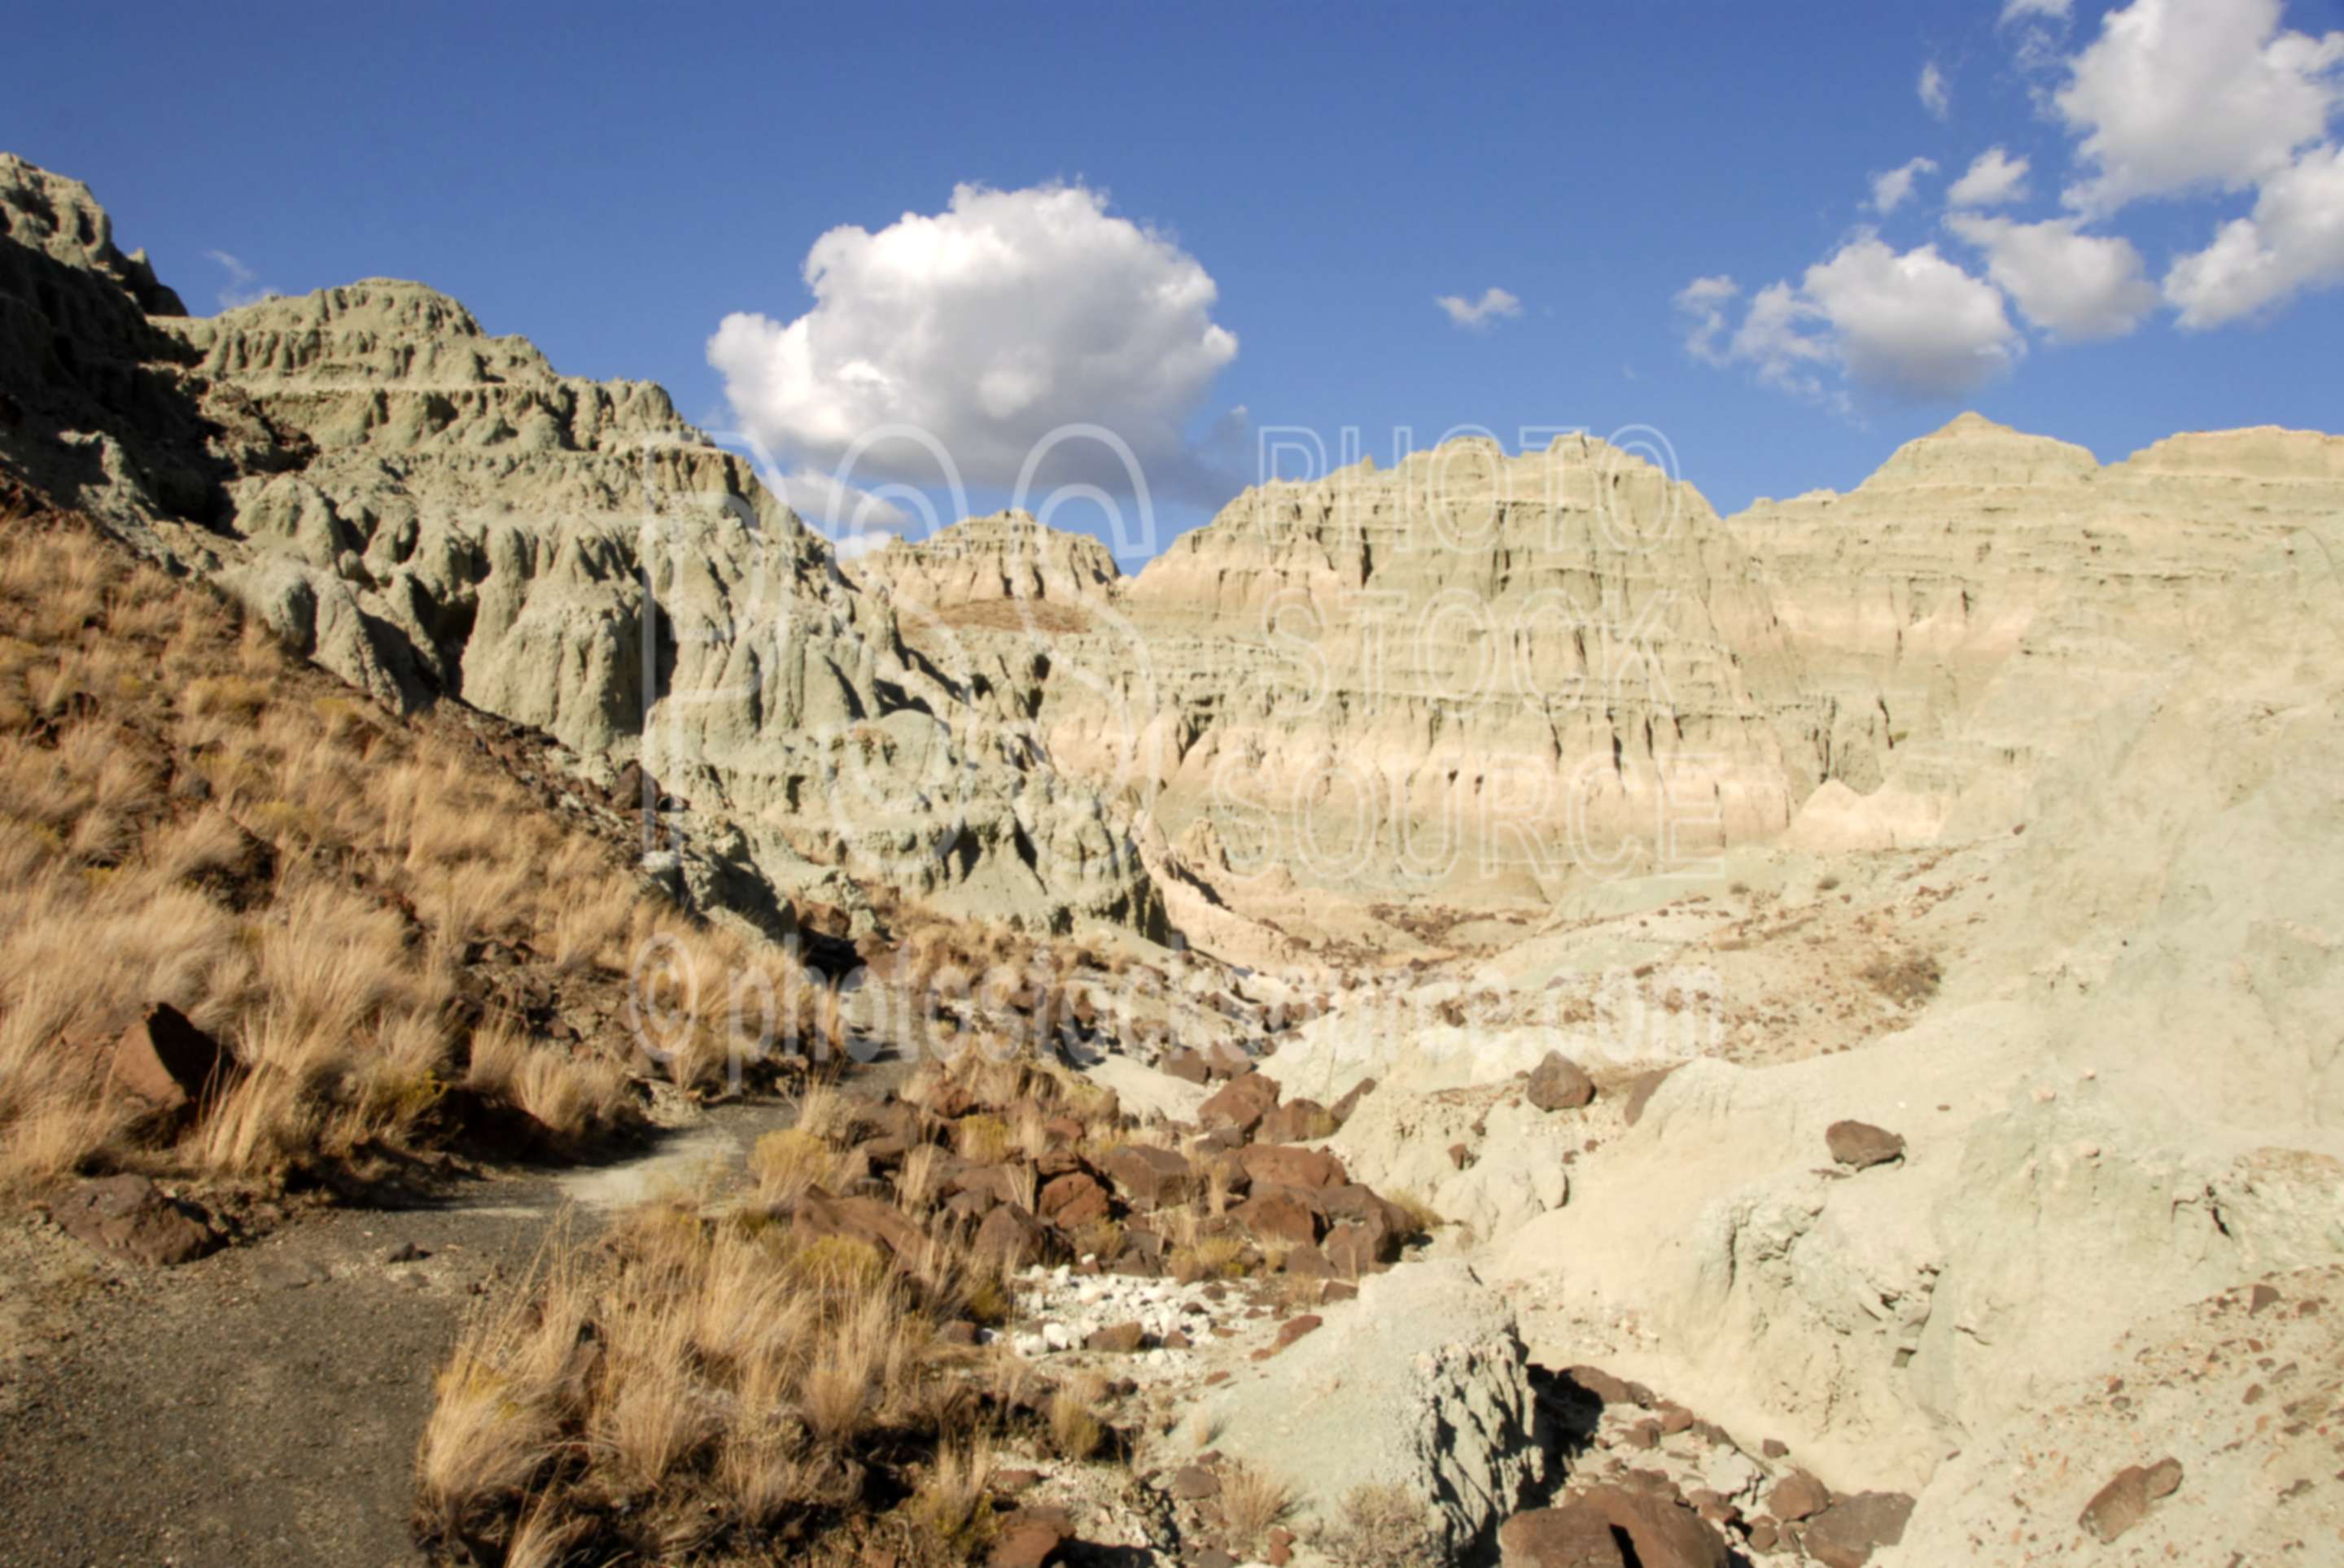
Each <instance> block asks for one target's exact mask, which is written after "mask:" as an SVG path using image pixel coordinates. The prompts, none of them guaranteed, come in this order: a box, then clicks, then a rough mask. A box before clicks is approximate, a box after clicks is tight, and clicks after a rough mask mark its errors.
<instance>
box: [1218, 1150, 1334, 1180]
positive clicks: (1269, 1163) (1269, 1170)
mask: <svg viewBox="0 0 2344 1568" xmlns="http://www.w3.org/2000/svg"><path fill="white" fill-rule="evenodd" d="M1238 1163H1239V1164H1240V1165H1241V1166H1243V1167H1244V1169H1245V1173H1246V1178H1247V1180H1248V1181H1250V1182H1252V1183H1253V1185H1255V1186H1257V1187H1305V1188H1310V1187H1339V1186H1342V1185H1344V1184H1345V1183H1346V1182H1347V1181H1349V1174H1348V1173H1347V1172H1346V1171H1344V1169H1343V1162H1342V1161H1340V1160H1338V1159H1336V1158H1335V1156H1333V1155H1332V1154H1329V1153H1328V1152H1327V1151H1325V1150H1324V1149H1297V1148H1295V1147H1293V1146H1292V1145H1291V1144H1285V1143H1256V1144H1252V1145H1249V1146H1248V1147H1247V1148H1246V1149H1244V1150H1241V1151H1239V1152H1238Z"/></svg>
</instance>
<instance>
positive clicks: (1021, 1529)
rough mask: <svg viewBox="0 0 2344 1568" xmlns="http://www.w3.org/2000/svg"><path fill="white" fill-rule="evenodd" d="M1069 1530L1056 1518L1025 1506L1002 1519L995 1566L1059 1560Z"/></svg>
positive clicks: (1036, 1565)
mask: <svg viewBox="0 0 2344 1568" xmlns="http://www.w3.org/2000/svg"><path fill="white" fill-rule="evenodd" d="M1066 1534H1067V1533H1066V1530H1064V1529H1063V1528H1061V1527H1060V1526H1059V1524H1058V1523H1057V1522H1056V1520H1053V1519H1047V1518H1039V1517H1036V1516H1035V1511H1033V1510H1030V1509H1021V1510H1019V1511H1018V1512H1017V1513H1013V1514H1011V1515H1010V1516H1009V1517H1008V1518H1007V1519H1005V1520H1004V1521H1003V1522H1002V1525H1001V1533H1000V1534H998V1535H996V1536H995V1537H994V1542H993V1555H992V1558H991V1559H990V1561H991V1563H992V1565H993V1568H1046V1565H1047V1564H1049V1563H1055V1562H1056V1561H1057V1560H1058V1553H1059V1551H1060V1549H1061V1548H1063V1547H1064V1546H1065V1545H1066Z"/></svg>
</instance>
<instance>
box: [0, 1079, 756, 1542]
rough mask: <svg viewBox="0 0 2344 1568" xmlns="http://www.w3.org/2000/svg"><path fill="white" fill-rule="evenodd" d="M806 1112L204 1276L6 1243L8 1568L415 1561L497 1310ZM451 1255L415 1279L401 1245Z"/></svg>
mask: <svg viewBox="0 0 2344 1568" xmlns="http://www.w3.org/2000/svg"><path fill="white" fill-rule="evenodd" d="M789 1115H790V1112H789V1111H788V1109H787V1108H786V1107H782V1106H773V1105H763V1106H726V1107H719V1108H717V1109H716V1110H714V1111H712V1112H710V1113H709V1114H708V1115H707V1116H706V1117H705V1118H704V1119H702V1121H700V1122H698V1123H697V1124H695V1125H694V1126H693V1127H692V1128H691V1129H689V1130H687V1131H681V1132H677V1133H672V1134H670V1135H669V1136H668V1137H666V1138H664V1139H663V1140H662V1141H661V1142H660V1143H659V1144H657V1145H655V1146H654V1147H652V1149H650V1150H648V1151H645V1152H644V1153H643V1154H642V1155H641V1156H639V1157H636V1158H632V1159H630V1160H628V1161H623V1162H621V1163H618V1164H612V1165H605V1166H601V1167H595V1168H590V1169H582V1170H579V1171H565V1172H561V1173H560V1174H556V1175H545V1174H533V1173H532V1174H520V1175H513V1176H508V1177H501V1178H498V1179H495V1180H491V1181H486V1182H483V1183H481V1184H480V1186H478V1187H476V1188H473V1189H471V1190H470V1191H464V1192H461V1193H459V1194H457V1195H455V1196H454V1197H453V1198H452V1199H451V1200H450V1201H448V1202H446V1203H444V1204H441V1205H440V1206H436V1207H428V1208H411V1209H400V1210H385V1209H371V1210H359V1209H348V1210H338V1211H326V1212H323V1213H319V1214H315V1215H311V1216H308V1217H305V1218H302V1219H300V1220H298V1221H295V1222H293V1223H291V1224H288V1226H287V1227H286V1228H285V1229H284V1230H282V1231H278V1232H277V1233H276V1234H274V1235H272V1236H270V1237H268V1238H267V1239H266V1240H264V1241H260V1242H258V1243H257V1244H256V1245H253V1246H249V1247H239V1248H232V1249H229V1250H227V1251H222V1252H218V1253H215V1254H214V1255H213V1256H211V1257H208V1258H205V1259H201V1260H199V1261H196V1262H194V1263H190V1264H188V1265H187V1266H185V1267H183V1268H178V1269H168V1270H157V1271H141V1270H138V1269H135V1268H131V1267H128V1266H125V1265H118V1264H115V1263H112V1262H109V1261H104V1260H101V1259H100V1258H99V1257H98V1256H97V1255H96V1254H95V1253H93V1252H91V1251H88V1250H87V1249H86V1248H84V1247H82V1246H81V1245H80V1244H79V1243H77V1242H75V1241H70V1240H68V1239H66V1237H65V1236H63V1235H62V1234H60V1233H59V1232H57V1231H56V1230H55V1229H54V1228H48V1227H41V1226H36V1225H35V1224H32V1223H21V1224H15V1225H11V1226H9V1227H8V1228H7V1229H6V1230H5V1231H0V1498H5V1500H6V1503H5V1507H6V1509H7V1513H8V1517H7V1518H6V1520H5V1523H0V1563H12V1564H13V1563H28V1564H30V1563H40V1564H76V1565H79V1564H99V1563H106V1564H113V1563H138V1564H149V1565H151V1564H160V1563H171V1564H204V1565H209V1564H220V1565H222V1568H250V1565H254V1564H263V1563H286V1564H302V1565H304V1568H308V1565H320V1568H325V1565H342V1564H349V1565H354V1568H355V1565H361V1564H363V1565H367V1568H374V1565H377V1564H386V1563H402V1564H404V1563H414V1562H415V1561H417V1556H418V1554H417V1553H416V1552H415V1551H414V1549H413V1547H412V1546H411V1545H410V1544H409V1534H408V1510H409V1505H410V1503H411V1501H412V1496H413V1493H412V1486H411V1476H412V1473H413V1464H414V1456H415V1448H416V1442H417V1440H418V1439H419V1436H420V1435H421V1432H422V1430H423V1422H424V1418H425V1416H426V1414H427V1413H428V1412H429V1407H430V1398H431V1387H430V1373H431V1370H432V1368H433V1367H435V1366H436V1365H437V1364H438V1363H439V1362H440V1358H441V1357H442V1356H444V1355H445V1354H446V1352H447V1351H448V1348H449V1346H450V1343H451V1342H453V1340H454V1337H455V1333H456V1330H457V1328H458V1326H459V1324H460V1322H461V1321H462V1319H463V1315H464V1313H465V1312H466V1311H467V1309H468V1308H469V1307H470V1305H471V1304H472V1303H473V1302H475V1301H477V1300H478V1299H479V1297H480V1295H481V1294H483V1293H486V1292H490V1291H492V1290H494V1289H495V1288H496V1287H497V1286H498V1284H499V1283H500V1282H506V1281H510V1280H511V1279H513V1278H514V1277H516V1276H518V1275H520V1274H521V1273H522V1272H524V1271H526V1270H527V1269H528V1268H529V1266H530V1261H531V1260H532V1259H533V1258H534V1257H535V1256H536V1254H537V1251H538V1249H539V1247H540V1246H541V1243H542V1241H543V1240H544V1238H545V1236H546V1233H547V1231H548V1229H549V1227H550V1226H551V1224H552V1223H553V1221H554V1220H555V1218H556V1216H557V1215H559V1214H561V1213H562V1212H563V1211H566V1210H574V1211H576V1212H577V1215H578V1218H579V1221H580V1222H581V1223H582V1224H586V1225H591V1224H593V1223H595V1222H596V1221H595V1218H594V1217H595V1216H596V1215H598V1214H600V1213H603V1212H608V1211H611V1210H614V1209H617V1208H619V1207H621V1206H623V1205H625V1204H626V1203H628V1202H631V1201H633V1200H635V1199H637V1198H641V1197H643V1196H647V1195H649V1194H651V1193H652V1192H654V1191H658V1190H659V1188H660V1187H661V1186H662V1184H664V1183H671V1182H688V1181H690V1180H691V1179H692V1175H693V1174H694V1173H695V1172H696V1171H701V1170H704V1169H705V1168H706V1167H707V1166H708V1165H709V1164H710V1163H712V1162H715V1163H718V1164H720V1165H737V1164H738V1163H739V1162H740V1161H741V1160H742V1159H743V1156H744V1155H745V1153H746V1151H747V1149H748V1147H749V1145H750V1144H751V1143H753V1142H754V1141H755V1140H756V1138H757V1136H758V1135H759V1134H760V1133H762V1132H763V1131H767V1130H768V1129H770V1128H773V1127H775V1126H780V1125H784V1124H786V1122H787V1121H788V1120H789ZM408 1247H411V1248H414V1249H417V1250H419V1251H422V1252H424V1253H426V1254H428V1256H425V1257H423V1258H421V1259H419V1260H415V1261H399V1262H394V1261H390V1259H391V1258H392V1256H393V1255H394V1254H398V1253H399V1251H400V1250H401V1249H402V1248H408Z"/></svg>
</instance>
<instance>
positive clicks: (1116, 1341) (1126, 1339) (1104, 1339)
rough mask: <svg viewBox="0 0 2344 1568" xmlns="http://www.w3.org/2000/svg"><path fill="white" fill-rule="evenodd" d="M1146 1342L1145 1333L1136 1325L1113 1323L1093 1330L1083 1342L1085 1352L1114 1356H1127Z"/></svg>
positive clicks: (1145, 1331) (1144, 1330)
mask: <svg viewBox="0 0 2344 1568" xmlns="http://www.w3.org/2000/svg"><path fill="white" fill-rule="evenodd" d="M1145 1343H1147V1330H1146V1329H1144V1328H1142V1327H1141V1326H1140V1325H1139V1324H1137V1323H1114V1324H1110V1325H1109V1326H1108V1327H1106V1328H1103V1329H1096V1330H1093V1331H1092V1332H1091V1333H1090V1335H1089V1336H1088V1337H1087V1338H1086V1339H1085V1340H1084V1341H1083V1348H1084V1349H1085V1350H1086V1351H1107V1352H1112V1353H1114V1354H1116V1355H1129V1354H1131V1353H1132V1352H1135V1351H1137V1350H1138V1349H1139V1347H1140V1346H1141V1345H1143V1344H1145Z"/></svg>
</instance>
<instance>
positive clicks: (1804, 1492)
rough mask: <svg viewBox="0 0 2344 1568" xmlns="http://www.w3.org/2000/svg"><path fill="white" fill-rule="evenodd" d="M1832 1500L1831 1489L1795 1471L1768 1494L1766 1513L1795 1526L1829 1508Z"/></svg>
mask: <svg viewBox="0 0 2344 1568" xmlns="http://www.w3.org/2000/svg"><path fill="white" fill-rule="evenodd" d="M1831 1500H1832V1494H1831V1488H1830V1487H1828V1486H1825V1485H1824V1483H1822V1482H1820V1481H1817V1480H1816V1479H1815V1478H1814V1476H1812V1475H1809V1474H1808V1473H1806V1472H1805V1471H1803V1470H1794V1471H1793V1472H1791V1473H1790V1474H1788V1475H1786V1476H1784V1477H1783V1479H1782V1480H1780V1481H1778V1482H1776V1483H1774V1489H1773V1491H1771V1492H1769V1493H1766V1511H1767V1512H1768V1513H1772V1514H1773V1516H1774V1517H1775V1518H1777V1519H1779V1520H1782V1521H1783V1523H1786V1524H1794V1523H1798V1522H1799V1521H1800V1520H1802V1519H1804V1518H1806V1517H1807V1516H1808V1515H1809V1514H1813V1513H1822V1512H1823V1511H1824V1509H1826V1508H1829V1507H1830V1506H1831Z"/></svg>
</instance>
